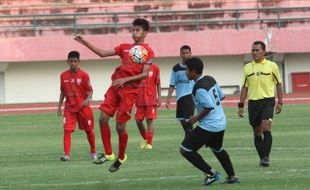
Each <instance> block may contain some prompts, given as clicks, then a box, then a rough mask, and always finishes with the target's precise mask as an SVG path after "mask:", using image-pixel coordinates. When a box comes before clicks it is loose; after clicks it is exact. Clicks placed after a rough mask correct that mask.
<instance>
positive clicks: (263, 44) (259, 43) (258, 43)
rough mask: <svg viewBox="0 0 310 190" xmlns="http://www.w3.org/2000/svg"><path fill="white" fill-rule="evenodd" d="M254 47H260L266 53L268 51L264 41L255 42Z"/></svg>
mask: <svg viewBox="0 0 310 190" xmlns="http://www.w3.org/2000/svg"><path fill="white" fill-rule="evenodd" d="M253 45H260V46H261V47H262V49H263V50H264V51H265V50H266V45H265V43H264V42H262V41H255V42H254V43H253Z"/></svg>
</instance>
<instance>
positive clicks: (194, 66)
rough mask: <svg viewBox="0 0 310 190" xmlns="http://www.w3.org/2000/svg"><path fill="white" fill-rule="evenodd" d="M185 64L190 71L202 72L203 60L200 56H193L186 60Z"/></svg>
mask: <svg viewBox="0 0 310 190" xmlns="http://www.w3.org/2000/svg"><path fill="white" fill-rule="evenodd" d="M185 65H186V66H187V69H188V70H189V71H193V70H194V71H196V73H197V74H202V70H203V62H202V60H201V59H200V58H198V57H191V58H188V59H186V60H185Z"/></svg>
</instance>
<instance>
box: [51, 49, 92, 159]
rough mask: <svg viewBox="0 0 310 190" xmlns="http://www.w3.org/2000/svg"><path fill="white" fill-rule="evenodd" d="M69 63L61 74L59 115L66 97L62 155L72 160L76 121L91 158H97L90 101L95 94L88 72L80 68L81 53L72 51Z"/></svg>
mask: <svg viewBox="0 0 310 190" xmlns="http://www.w3.org/2000/svg"><path fill="white" fill-rule="evenodd" d="M67 63H68V65H69V69H68V70H66V71H64V72H63V73H61V75H60V95H59V102H58V111H57V115H58V116H59V117H60V116H62V110H61V105H62V103H63V101H64V98H66V102H65V108H64V125H63V128H64V138H63V146H64V155H63V156H61V157H60V160H62V161H68V160H70V148H71V133H72V132H74V130H75V128H76V123H78V125H79V129H80V130H84V131H85V132H86V135H87V139H88V142H89V145H90V158H91V160H96V159H97V156H96V146H95V134H94V131H93V130H94V117H93V112H92V109H91V108H90V106H89V102H90V100H91V97H92V95H93V89H92V86H91V84H90V79H89V76H88V74H87V73H86V72H85V71H83V70H82V69H80V68H79V67H78V66H79V63H80V53H79V52H77V51H71V52H69V54H68V60H67Z"/></svg>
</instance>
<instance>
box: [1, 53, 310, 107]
mask: <svg viewBox="0 0 310 190" xmlns="http://www.w3.org/2000/svg"><path fill="white" fill-rule="evenodd" d="M193 54H195V52H194V50H193ZM285 57H286V58H285V76H283V78H284V80H285V81H286V89H287V92H291V90H292V87H291V85H292V84H291V73H292V72H310V64H309V60H310V55H309V54H288V55H286V56H285ZM201 58H202V59H203V61H204V64H205V65H204V66H205V69H204V74H208V75H211V76H213V77H214V78H215V79H216V80H217V82H218V83H219V84H220V85H240V83H241V73H242V68H243V56H242V55H235V56H208V57H206V56H201ZM178 61H179V57H168V58H157V59H156V60H155V62H156V63H157V64H158V65H159V67H160V69H161V82H162V87H168V86H169V80H170V72H171V68H172V67H173V66H174V65H175V64H176V63H177V62H178ZM118 65H119V59H107V60H100V61H99V60H97V61H93V60H83V61H82V62H81V64H80V67H81V68H82V69H84V70H85V71H87V72H88V73H89V74H90V77H91V82H92V85H93V88H94V96H93V99H94V100H102V99H103V95H104V93H105V92H106V90H107V88H108V87H109V85H110V83H111V80H110V76H111V73H112V72H113V70H114V69H115V68H116V67H117V66H118ZM279 68H280V70H281V72H282V68H281V66H280V67H279ZM66 69H67V64H66V62H65V61H54V62H27V63H25V62H18V63H11V64H9V66H8V68H7V70H6V72H5V78H4V81H5V87H6V88H5V91H4V92H5V100H6V102H5V103H29V102H57V101H58V97H59V75H60V73H61V72H62V71H64V70H66ZM223 91H224V93H226V94H232V93H233V89H230V88H229V89H225V88H224V89H223ZM162 95H163V96H166V95H167V91H163V94H162ZM2 103H3V102H2Z"/></svg>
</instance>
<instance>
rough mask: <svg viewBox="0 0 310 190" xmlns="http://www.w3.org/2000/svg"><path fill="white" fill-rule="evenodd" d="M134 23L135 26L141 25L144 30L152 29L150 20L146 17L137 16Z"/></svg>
mask: <svg viewBox="0 0 310 190" xmlns="http://www.w3.org/2000/svg"><path fill="white" fill-rule="evenodd" d="M132 25H133V26H141V27H142V29H143V30H144V31H149V29H150V23H149V21H147V20H146V19H144V18H136V19H135V20H134V21H133V22H132Z"/></svg>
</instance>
